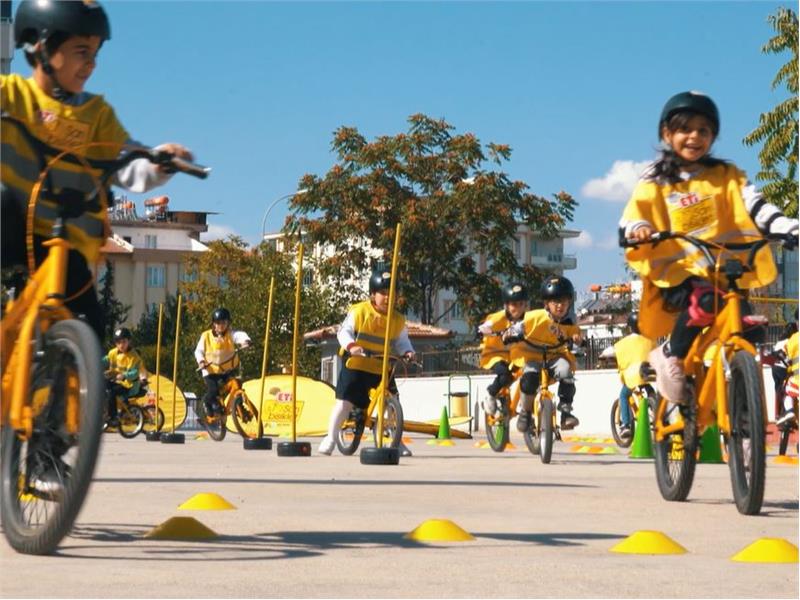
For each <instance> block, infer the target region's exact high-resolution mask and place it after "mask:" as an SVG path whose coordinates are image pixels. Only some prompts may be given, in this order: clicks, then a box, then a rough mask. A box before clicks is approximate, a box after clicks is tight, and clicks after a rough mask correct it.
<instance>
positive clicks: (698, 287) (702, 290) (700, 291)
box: [686, 283, 722, 327]
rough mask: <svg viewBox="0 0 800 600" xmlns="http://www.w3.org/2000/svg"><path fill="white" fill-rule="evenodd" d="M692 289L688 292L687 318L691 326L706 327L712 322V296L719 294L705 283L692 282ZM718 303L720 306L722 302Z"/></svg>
mask: <svg viewBox="0 0 800 600" xmlns="http://www.w3.org/2000/svg"><path fill="white" fill-rule="evenodd" d="M692 285H693V287H694V289H692V293H691V294H689V308H688V310H689V320H688V321H687V322H686V324H687V325H689V326H691V327H706V326H708V325H711V323H713V322H714V297H715V295H719V296H721V295H722V294H720V292H719V290H717V289H716V288H714V287H713V286H710V285H708V284H705V283H699V284H692ZM721 300H722V299H721V298H720V302H719V305H720V306H721V304H722V302H721Z"/></svg>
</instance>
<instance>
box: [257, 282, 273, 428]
mask: <svg viewBox="0 0 800 600" xmlns="http://www.w3.org/2000/svg"><path fill="white" fill-rule="evenodd" d="M274 292H275V276H274V275H273V276H272V277H270V279H269V300H267V325H266V327H264V357H263V358H262V359H261V392H260V400H259V403H258V437H262V436H263V435H264V422H263V415H264V380H265V379H266V377H267V360H268V358H269V325H270V323H271V322H272V298H273V293H274Z"/></svg>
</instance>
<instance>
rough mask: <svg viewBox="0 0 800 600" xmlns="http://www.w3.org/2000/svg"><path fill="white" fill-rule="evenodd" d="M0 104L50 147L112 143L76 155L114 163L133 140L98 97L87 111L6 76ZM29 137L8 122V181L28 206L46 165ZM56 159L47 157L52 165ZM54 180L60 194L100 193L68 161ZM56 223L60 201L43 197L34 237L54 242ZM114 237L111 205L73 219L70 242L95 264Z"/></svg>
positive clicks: (5, 152)
mask: <svg viewBox="0 0 800 600" xmlns="http://www.w3.org/2000/svg"><path fill="white" fill-rule="evenodd" d="M0 105H2V109H3V111H5V112H7V113H9V115H10V116H11V117H13V118H15V119H17V120H18V121H21V122H23V123H24V124H25V125H26V126H27V127H28V129H29V130H30V131H31V133H32V134H33V135H34V137H36V138H37V139H39V140H40V141H42V142H44V143H45V144H47V145H49V146H54V147H55V148H58V149H61V150H67V149H70V148H75V147H77V146H80V145H82V144H86V143H89V142H110V143H111V145H110V146H97V147H91V148H89V149H85V148H81V149H78V150H76V151H75V154H77V155H80V156H85V157H88V158H95V159H104V160H108V159H114V158H117V157H118V156H119V154H120V151H121V150H122V146H123V144H124V143H125V142H126V141H127V140H128V133H127V132H126V131H125V129H124V128H123V127H122V125H120V123H119V121H118V120H117V117H116V116H115V114H114V110H113V109H112V108H111V106H110V105H109V104H108V103H107V102H106V101H105V100H104V99H103V97H102V96H94V97H92V98H91V99H90V100H89V101H87V102H86V103H85V104H83V105H81V106H69V105H67V104H63V103H61V102H59V101H58V100H56V99H54V98H51V97H50V96H48V95H47V94H46V93H45V92H44V91H42V90H41V88H39V86H38V85H37V84H36V82H35V81H34V80H33V79H32V78H31V79H24V78H23V77H22V76H20V75H17V74H13V75H2V76H0ZM23 136H24V134H23V133H21V132H20V130H19V128H18V127H16V126H14V125H13V124H8V123H6V122H4V123H3V135H2V157H3V159H2V181H3V184H4V185H6V186H8V187H9V188H11V189H12V190H13V191H14V192H15V193H16V194H17V195H18V196H19V197H20V198H21V199H24V200H25V203H26V205H27V203H28V202H29V199H30V194H31V189H32V188H33V185H34V183H36V179H37V178H38V177H39V174H40V172H41V170H42V167H43V166H44V165H43V164H42V163H41V159H40V158H39V157H38V155H37V153H36V151H35V150H34V149H33V148H32V147H31V146H30V144H29V143H28V141H27V140H26V139H25V137H23ZM53 157H54V155H51V156H47V157H46V160H50V159H52V158H53ZM92 172H93V174H94V175H95V177H97V176H99V175H100V172H99V171H97V170H94V169H93V170H92ZM50 181H52V189H53V191H54V192H55V193H56V194H57V193H58V192H59V191H60V190H61V189H63V188H73V189H77V190H80V191H81V192H84V193H90V192H92V191H94V189H95V184H94V180H93V179H92V176H91V175H90V174H89V173H87V172H86V171H85V170H84V167H83V166H82V165H78V164H74V163H70V162H65V161H64V160H61V161H59V162H58V163H56V164H55V165H54V167H53V168H52V169H51V170H50ZM55 219H56V204H55V202H52V201H50V200H45V199H43V198H41V197H40V198H39V200H38V201H37V203H36V215H35V218H34V223H33V228H34V232H35V233H36V234H38V235H41V236H43V237H46V238H47V237H50V235H51V234H52V230H53V222H54V221H55ZM109 232H110V228H109V227H108V222H107V207H106V206H96V207H95V208H94V210H92V209H91V208H89V209H87V212H85V213H84V214H83V215H81V216H80V217H78V218H77V219H68V220H67V237H68V239H69V241H70V242H71V243H72V245H73V247H74V248H75V249H76V250H77V251H78V252H80V253H81V254H83V255H84V256H85V257H86V260H87V261H88V262H89V264H93V263H95V262H97V259H98V257H99V255H100V248H101V247H102V245H103V243H104V242H105V238H106V237H107V235H108V233H109Z"/></svg>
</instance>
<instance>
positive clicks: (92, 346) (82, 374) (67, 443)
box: [0, 319, 105, 554]
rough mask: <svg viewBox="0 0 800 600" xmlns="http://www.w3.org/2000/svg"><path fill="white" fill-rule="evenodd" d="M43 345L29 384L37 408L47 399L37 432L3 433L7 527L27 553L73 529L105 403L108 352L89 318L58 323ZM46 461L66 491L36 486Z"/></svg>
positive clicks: (2, 500) (0, 495) (2, 504)
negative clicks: (22, 434)
mask: <svg viewBox="0 0 800 600" xmlns="http://www.w3.org/2000/svg"><path fill="white" fill-rule="evenodd" d="M40 349H41V350H43V354H42V358H41V359H40V361H39V363H38V365H37V366H36V367H35V368H34V375H32V377H33V379H32V382H31V386H32V388H33V389H32V393H33V397H34V406H36V405H37V404H38V402H37V400H38V399H41V400H42V405H41V409H39V410H36V414H35V416H34V424H33V435H32V436H31V437H30V438H29V439H20V438H19V437H17V435H16V433H15V432H14V431H13V430H11V429H10V428H9V427H7V426H6V427H3V428H2V431H1V432H0V436H1V438H2V484H1V485H0V513H2V520H3V532H4V534H5V536H6V539H7V540H8V543H9V544H10V545H11V547H12V548H14V549H15V550H17V551H18V552H22V553H25V554H49V553H51V552H53V551H54V550H55V549H56V547H57V546H58V544H59V542H61V540H62V539H63V538H64V536H65V535H67V533H69V531H70V529H71V528H72V525H73V523H74V521H75V518H76V516H77V515H78V512H79V511H80V509H81V506H82V505H83V502H84V500H85V498H86V493H87V491H88V489H89V485H90V483H91V481H92V474H93V473H94V468H95V464H96V461H97V455H98V450H99V446H100V437H101V431H102V426H103V419H102V415H103V404H104V403H105V380H104V376H103V370H102V368H101V364H102V363H101V360H102V351H101V348H100V344H99V342H98V340H97V337H96V336H95V334H94V332H93V331H92V329H91V328H90V327H89V326H88V325H87V324H86V323H84V322H82V321H78V320H74V319H70V320H66V321H61V322H59V323H56V324H55V325H53V327H51V328H50V330H49V331H48V332H47V334H46V335H45V336H44V341H43V344H42V346H41V348H40ZM65 415H66V417H65ZM71 417H73V419H71ZM70 421H72V422H73V423H76V424H77V430H71V428H70V426H69V425H68V423H69V422H70ZM41 467H46V468H48V469H49V470H50V471H51V472H55V473H56V474H57V475H58V479H59V480H60V481H61V484H62V486H63V487H62V491H61V493H59V494H57V495H51V494H48V493H43V492H41V491H37V490H36V489H34V487H33V481H32V479H33V476H34V475H36V472H37V470H39V469H40V468H41Z"/></svg>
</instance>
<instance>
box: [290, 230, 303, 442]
mask: <svg viewBox="0 0 800 600" xmlns="http://www.w3.org/2000/svg"><path fill="white" fill-rule="evenodd" d="M302 286H303V243H302V242H300V247H299V248H298V249H297V285H296V287H295V292H294V332H293V334H292V442H293V443H294V442H297V335H298V331H299V329H300V290H301V289H302Z"/></svg>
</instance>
